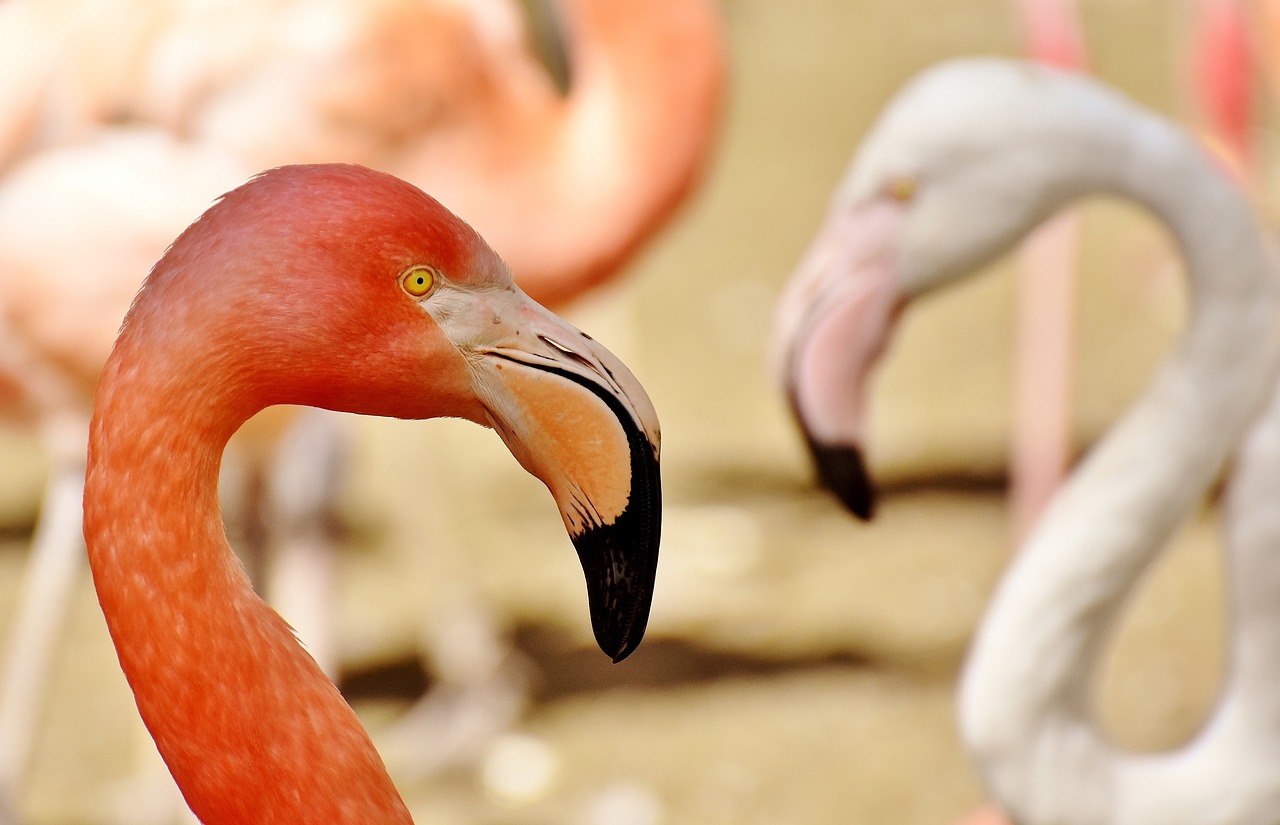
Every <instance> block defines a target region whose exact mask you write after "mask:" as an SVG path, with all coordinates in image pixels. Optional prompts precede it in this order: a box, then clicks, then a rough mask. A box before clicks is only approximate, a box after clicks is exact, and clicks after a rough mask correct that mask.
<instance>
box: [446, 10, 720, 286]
mask: <svg viewBox="0 0 1280 825" xmlns="http://www.w3.org/2000/svg"><path fill="white" fill-rule="evenodd" d="M560 19H561V20H562V21H563V22H564V24H565V27H566V29H567V40H568V62H569V66H570V87H569V92H568V95H567V97H565V98H564V99H562V100H555V99H552V100H550V101H543V102H544V103H545V104H546V105H540V106H539V107H538V108H539V113H538V114H537V115H536V116H535V117H536V118H537V119H538V121H539V122H538V123H536V124H531V125H526V126H525V127H524V128H522V129H521V132H522V134H523V137H522V139H521V142H520V146H519V147H518V148H517V150H516V157H515V158H512V157H510V151H511V147H510V146H506V147H505V148H504V147H494V148H493V150H492V151H491V152H489V153H488V154H486V155H485V156H484V157H483V158H482V160H484V161H485V162H486V163H487V164H488V167H487V168H485V169H482V170H480V171H481V173H483V174H484V179H485V180H490V179H491V178H496V179H494V180H492V185H491V186H489V187H479V188H480V189H483V190H485V191H476V189H477V187H476V186H475V180H474V177H472V178H470V179H467V178H463V179H461V180H460V181H458V183H457V185H456V186H455V187H453V188H454V190H455V191H456V195H455V194H454V193H453V192H451V193H449V195H447V196H446V197H444V198H443V200H445V202H447V203H449V204H450V205H451V206H454V205H455V204H456V209H457V211H458V213H459V214H460V215H462V216H463V217H464V218H465V219H467V220H468V221H469V222H471V223H472V224H473V225H474V226H475V227H476V229H477V230H478V231H479V232H480V233H481V234H482V235H483V236H484V237H486V238H487V239H489V241H490V243H492V245H493V247H494V248H495V249H496V250H497V251H498V252H499V254H501V255H502V256H503V258H504V259H506V260H507V261H509V262H510V263H511V264H512V267H513V268H514V270H515V274H516V280H517V281H518V282H519V284H520V285H521V288H522V289H524V290H525V292H527V293H528V294H529V295H530V296H531V297H532V298H533V299H534V300H536V301H539V302H540V303H544V304H548V305H553V306H554V305H559V304H563V303H565V302H566V301H568V300H570V299H572V298H573V297H575V296H577V295H578V294H580V293H581V292H583V291H584V290H586V289H589V288H591V287H593V286H596V285H598V284H599V283H601V282H602V281H604V280H605V279H607V278H608V277H610V276H611V275H612V274H614V273H615V272H616V271H617V269H618V268H619V267H621V266H622V264H623V263H624V262H625V261H626V260H627V259H628V258H629V257H630V256H631V255H633V254H634V253H635V251H636V250H637V248H638V247H639V246H641V245H642V244H643V243H644V242H645V241H646V240H647V239H648V238H649V237H650V236H651V235H652V234H653V233H654V232H655V231H657V230H658V228H659V227H660V226H661V225H662V224H663V223H664V222H665V221H666V220H667V219H668V218H669V217H670V216H671V214H672V213H673V212H674V210H675V209H676V207H677V206H678V205H679V204H680V203H681V201H682V200H683V199H684V198H685V196H686V195H687V194H688V193H689V191H690V190H691V189H692V187H693V185H694V184H695V182H696V180H697V177H698V175H699V173H700V172H701V171H702V168H703V166H704V163H705V161H706V160H707V157H708V155H709V154H710V148H711V143H712V139H713V137H714V135H715V131H716V125H717V122H718V119H719V114H720V98H721V92H722V87H723V72H724V62H725V58H724V51H725V45H724V42H723V31H722V25H721V22H720V18H719V10H718V8H717V6H716V3H715V2H714V0H649V2H644V3H615V2H610V1H608V0H562V2H561V3H560ZM498 137H499V138H500V139H502V140H503V142H504V143H509V137H506V136H498ZM479 154H483V153H479V152H476V153H475V155H479ZM475 155H472V157H474V156H475ZM494 156H498V157H500V158H501V160H500V161H499V162H498V163H494V162H493V158H494ZM499 168H501V175H500V176H495V175H494V170H496V169H499ZM446 177H450V175H449V174H448V172H447V170H446ZM452 177H457V175H456V170H455V173H454V174H453V175H452ZM495 192H496V193H497V194H495Z"/></svg>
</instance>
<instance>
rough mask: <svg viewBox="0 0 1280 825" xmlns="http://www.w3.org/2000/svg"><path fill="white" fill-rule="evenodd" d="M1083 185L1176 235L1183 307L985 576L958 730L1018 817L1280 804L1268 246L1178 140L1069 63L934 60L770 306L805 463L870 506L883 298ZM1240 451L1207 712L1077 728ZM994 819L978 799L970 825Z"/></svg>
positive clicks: (1169, 819) (1257, 817) (879, 131)
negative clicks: (1193, 516) (1106, 426)
mask: <svg viewBox="0 0 1280 825" xmlns="http://www.w3.org/2000/svg"><path fill="white" fill-rule="evenodd" d="M1095 193H1097V194H1117V195H1121V196H1124V197H1127V198H1131V199H1133V200H1135V201H1137V202H1139V203H1141V204H1143V205H1145V206H1146V207H1148V208H1149V209H1150V210H1151V211H1152V212H1153V213H1154V214H1155V215H1156V216H1158V217H1159V218H1160V219H1161V220H1163V221H1164V222H1165V223H1166V224H1167V225H1168V227H1169V229H1170V231H1171V232H1172V233H1173V234H1174V235H1175V236H1176V237H1177V239H1178V241H1179V243H1180V247H1181V249H1182V251H1183V253H1184V255H1185V257H1186V263H1187V276H1188V280H1189V282H1190V288H1191V311H1190V319H1189V325H1188V328H1187V329H1186V331H1185V332H1184V333H1183V336H1182V338H1181V340H1180V341H1179V342H1178V344H1177V346H1176V347H1175V349H1174V350H1173V352H1172V354H1171V355H1170V356H1169V357H1168V358H1167V360H1166V362H1165V364H1164V365H1163V367H1162V369H1161V370H1160V371H1159V373H1158V374H1157V375H1156V377H1155V380H1154V381H1153V383H1152V385H1151V387H1150V388H1149V389H1148V391H1147V392H1146V393H1145V394H1144V395H1143V397H1142V398H1141V400H1139V401H1138V402H1137V403H1136V404H1135V405H1134V406H1133V408H1132V409H1131V410H1130V412H1129V413H1128V415H1126V416H1125V417H1124V419H1123V420H1122V421H1120V422H1119V423H1118V424H1117V425H1116V426H1115V427H1114V428H1113V429H1112V431H1111V432H1110V433H1109V434H1108V435H1107V437H1106V438H1105V439H1103V441H1102V442H1100V443H1099V444H1098V445H1097V446H1096V447H1094V448H1093V449H1092V451H1091V452H1090V454H1089V455H1088V456H1086V458H1085V460H1084V461H1083V462H1082V463H1081V465H1080V467H1079V468H1078V469H1077V470H1076V471H1075V473H1074V474H1073V475H1072V477H1071V479H1070V480H1069V482H1068V483H1067V484H1066V485H1065V486H1064V487H1063V489H1062V491H1061V492H1060V493H1059V494H1058V495H1057V496H1056V497H1055V498H1054V500H1053V502H1052V503H1051V504H1050V506H1049V507H1048V509H1047V510H1046V512H1045V515H1044V517H1043V518H1042V519H1041V521H1040V522H1039V523H1038V524H1037V525H1036V527H1035V528H1034V530H1033V531H1032V532H1031V534H1030V536H1029V538H1028V540H1027V542H1026V545H1025V547H1024V548H1023V549H1022V550H1021V551H1020V552H1019V553H1018V554H1017V556H1016V557H1015V559H1014V561H1013V562H1012V565H1011V568H1010V570H1009V571H1008V573H1007V574H1006V576H1005V578H1004V580H1003V581H1002V582H1001V583H1000V585H999V587H998V589H997V591H996V594H995V596H994V598H993V600H992V604H991V606H990V608H989V609H988V611H987V614H986V616H985V617H984V619H983V621H982V624H981V627H980V629H979V632H978V634H977V637H976V639H975V641H974V643H973V646H972V649H971V652H970V655H969V658H968V661H967V663H966V665H965V669H964V673H963V677H962V682H961V692H960V719H961V729H962V735H963V738H964V740H965V742H966V744H967V745H968V747H969V748H970V750H971V751H972V752H973V754H974V756H975V758H976V760H977V762H978V765H979V768H980V770H981V773H982V775H983V777H984V779H985V780H986V783H987V786H988V788H989V790H990V791H991V793H992V795H993V797H994V798H995V800H996V801H997V802H998V804H999V808H1000V809H1001V810H1002V811H1005V812H1007V813H1008V814H1009V817H1010V819H1012V820H1013V821H1016V822H1019V823H1023V824H1024V825H1050V824H1051V823H1052V825H1072V824H1073V823H1079V825H1102V823H1107V824H1108V825H1138V823H1144V825H1153V824H1154V823H1159V825H1174V824H1175V823H1186V824H1187V825H1191V823H1214V824H1215V825H1262V824H1263V823H1267V822H1272V821H1274V818H1275V811H1276V806H1277V804H1278V803H1280V747H1278V746H1277V742H1278V741H1280V738H1278V737H1277V734H1278V733H1280V721H1278V720H1280V703H1278V702H1277V698H1276V693H1275V690H1274V685H1275V682H1276V679H1277V678H1278V677H1280V656H1278V655H1277V650H1280V637H1278V636H1277V634H1280V614H1278V613H1277V610H1280V570H1278V569H1277V567H1276V565H1275V564H1274V563H1273V561H1274V560H1273V559H1272V555H1273V554H1274V551H1275V548H1276V547H1277V546H1280V519H1278V518H1277V516H1276V511H1275V508H1274V506H1272V505H1271V503H1270V502H1271V498H1272V497H1273V491H1274V489H1275V486H1276V484H1277V483H1280V399H1274V400H1273V396H1275V392H1276V378H1277V370H1278V368H1280V331H1278V328H1277V325H1276V319H1277V313H1278V312H1280V283H1278V282H1277V277H1278V276H1280V272H1277V260H1278V259H1277V257H1276V256H1277V253H1278V252H1280V250H1277V248H1276V247H1275V245H1274V244H1273V242H1272V241H1271V239H1270V238H1269V236H1268V235H1267V233H1266V232H1265V231H1264V229H1263V226H1262V223H1261V222H1260V220H1259V219H1258V218H1257V216H1256V215H1255V214H1254V212H1253V210H1252V208H1251V206H1250V204H1249V202H1248V200H1247V198H1246V197H1245V196H1244V194H1243V193H1242V192H1241V191H1240V189H1239V188H1238V187H1237V186H1235V185H1234V183H1233V182H1232V181H1231V180H1230V179H1229V178H1228V177H1227V176H1225V175H1224V174H1223V173H1222V172H1221V171H1220V169H1219V168H1218V166H1217V165H1215V164H1214V163H1212V162H1211V161H1210V159H1209V157H1208V155H1207V154H1206V153H1205V152H1204V151H1203V150H1202V149H1201V147H1200V146H1199V145H1198V144H1197V143H1196V141H1194V140H1193V139H1191V138H1190V137H1188V136H1187V135H1186V134H1185V133H1183V132H1182V130H1180V129H1178V128H1177V127H1175V126H1173V125H1172V124H1170V123H1168V122H1167V121H1165V120H1163V119H1161V118H1159V117H1157V116H1155V115H1153V114H1151V113H1150V112H1147V111H1146V110H1144V109H1141V108H1139V107H1137V106H1135V105H1134V104H1132V103H1131V102H1129V101H1128V100H1126V99H1124V98H1122V97H1121V96H1119V95H1118V94H1116V93H1114V92H1111V91H1109V90H1107V89H1105V88H1103V87H1101V86H1099V85H1097V84H1095V83H1093V82H1091V81H1088V80H1086V79H1085V78H1084V77H1082V76H1079V75H1074V74H1071V73H1061V72H1058V71H1055V70H1051V69H1047V68H1039V67H1034V66H1030V65H1027V64H1020V63H1016V62H1010V61H999V60H970V61H957V62H954V63H950V64H944V65H942V66H939V67H936V68H934V69H932V70H930V71H928V72H926V73H925V74H923V75H922V76H921V77H919V78H918V79H917V80H915V81H914V82H913V83H911V84H909V85H908V86H907V87H906V88H905V89H904V90H903V91H902V92H901V93H900V94H899V96H898V97H897V98H896V99H895V100H894V101H893V102H892V103H891V104H890V105H889V106H888V107H887V108H886V110H885V111H884V112H883V113H882V115H881V117H880V119H879V120H878V122H877V123H876V125H875V126H874V127H873V129H872V131H871V133H870V134H869V135H868V137H867V138H866V140H865V141H864V143H863V144H862V146H861V147H860V149H859V152H858V155H857V157H856V159H855V161H854V163H853V165H852V167H851V169H850V171H849V174H848V175H847V177H846V178H845V180H844V181H843V183H842V184H841V186H840V188H839V190H838V192H837V194H836V196H835V199H834V202H833V204H832V207H831V211H830V213H829V215H828V218H827V222H826V224H825V226H824V227H823V229H822V230H821V231H820V233H819V234H818V236H817V238H816V239H815V241H814V242H813V245H812V247H811V248H810V250H809V252H808V253H807V254H806V256H805V258H804V259H803V260H802V262H801V263H800V265H799V267H798V269H797V271H796V273H795V276H794V278H793V280H792V282H791V283H790V284H789V286H788V289H787V291H786V293H785V294H784V296H783V299H782V301H781V302H780V304H779V310H778V330H777V331H778V339H777V343H778V350H779V353H780V356H781V358H780V366H781V373H782V380H783V383H784V385H785V386H786V388H787V392H788V396H789V397H790V398H791V400H792V404H793V408H794V410H795V412H796V414H797V417H798V418H799V420H800V422H801V424H802V425H803V427H804V430H805V432H806V434H807V436H808V438H809V441H810V444H811V445H812V447H813V449H814V452H815V454H817V456H818V460H819V462H820V463H824V462H825V463H826V464H828V465H830V464H833V463H837V462H838V463H839V464H840V466H843V467H846V468H848V473H847V474H846V476H845V477H843V478H839V479H837V478H835V477H834V476H831V477H829V479H828V483H832V482H836V481H838V482H840V483H843V485H844V489H842V490H840V491H838V492H839V493H840V494H841V497H842V498H844V499H846V500H847V501H851V502H852V505H851V506H852V507H853V508H854V509H855V511H859V512H864V513H865V512H869V511H870V509H871V507H870V498H871V485H870V482H869V480H868V478H867V477H866V473H865V468H864V465H863V464H862V462H861V460H860V455H861V444H862V440H863V438H864V437H865V433H864V431H863V427H862V423H863V418H864V411H863V409H862V404H863V401H862V399H864V398H865V393H864V392H863V386H864V384H865V382H866V380H867V376H868V375H869V373H870V372H871V370H872V368H873V366H874V364H875V362H876V361H877V360H878V358H879V357H880V354H881V352H882V351H883V349H884V347H885V345H886V343H887V340H888V339H889V336H890V333H891V331H892V328H893V324H894V320H895V319H896V318H897V317H898V316H899V315H900V310H901V309H902V308H903V306H904V305H905V304H907V303H909V302H910V301H911V300H913V299H914V298H917V297H919V296H920V295H923V294H925V293H927V292H930V291H932V290H933V289H935V288H937V287H940V286H942V285H943V284H946V283H948V282H951V281H953V280H955V279H956V278H958V277H960V276H963V275H965V274H967V273H969V272H971V271H973V270H974V269H975V268H976V267H978V266H981V265H982V264H984V263H986V262H988V261H990V260H991V259H993V258H994V257H996V256H998V255H1000V254H1001V253H1003V252H1004V251H1006V250H1007V249H1008V248H1009V247H1010V246H1011V245H1012V244H1014V243H1015V242H1016V241H1017V240H1018V239H1019V238H1021V237H1022V236H1023V235H1025V234H1026V233H1027V232H1028V231H1029V230H1030V229H1031V228H1032V227H1034V226H1035V225H1036V224H1038V223H1040V222H1041V221H1043V220H1044V219H1045V217H1046V216H1048V215H1051V214H1053V213H1054V212H1056V211H1057V210H1058V209H1060V208H1062V207H1063V206H1064V205H1066V204H1067V203H1068V202H1069V201H1072V200H1075V199H1077V198H1079V197H1082V196H1086V195H1090V194H1095ZM851 382H852V384H853V386H852V388H851V387H850V383H851ZM850 389H852V390H853V391H852V392H850ZM1268 403H1271V408H1270V409H1269V410H1268V409H1267V405H1268ZM1264 411H1266V414H1265V418H1261V420H1260V416H1262V414H1263V413H1264ZM1242 442H1243V447H1242V446H1241V444H1242ZM1237 449H1240V459H1239V461H1238V463H1237V465H1236V468H1235V471H1234V473H1233V476H1232V480H1231V489H1230V493H1229V499H1228V529H1227V534H1228V535H1227V544H1228V549H1229V553H1230V558H1229V562H1228V568H1229V571H1230V578H1231V582H1232V587H1231V594H1232V599H1233V601H1234V610H1233V619H1234V621H1233V627H1232V632H1231V637H1230V640H1229V646H1230V652H1229V655H1228V662H1229V665H1228V672H1227V674H1226V677H1225V681H1224V684H1223V688H1222V692H1221V695H1220V698H1219V701H1218V705H1217V707H1216V709H1215V711H1214V713H1213V715H1212V717H1211V718H1210V719H1209V721H1208V722H1207V723H1206V724H1205V726H1204V728H1203V729H1202V730H1201V731H1200V733H1199V734H1198V735H1197V736H1196V737H1195V738H1194V739H1193V740H1192V741H1191V742H1190V743H1188V744H1187V745H1185V746H1184V747H1182V748H1179V749H1176V750H1173V751H1171V752H1168V753H1152V754H1144V753H1127V752H1124V751H1122V750H1119V749H1117V748H1116V747H1115V746H1114V745H1113V744H1111V743H1110V741H1109V740H1108V738H1107V736H1106V735H1105V733H1104V732H1103V731H1101V730H1099V728H1098V725H1097V723H1096V721H1095V717H1094V713H1093V707H1092V700H1093V691H1092V683H1093V679H1094V677H1095V675H1096V673H1097V671H1098V668H1099V661H1100V657H1101V655H1102V653H1103V652H1104V650H1105V645H1106V641H1107V639H1108V638H1110V637H1111V636H1112V635H1113V630H1114V628H1115V625H1116V623H1117V621H1118V619H1119V617H1120V615H1121V613H1122V608H1123V606H1124V604H1125V601H1126V600H1127V598H1128V596H1129V594H1130V593H1131V592H1132V590H1133V589H1134V587H1135V586H1136V584H1137V582H1138V580H1139V579H1140V577H1141V575H1142V574H1143V572H1145V571H1146V570H1147V569H1148V568H1149V566H1150V565H1151V563H1152V562H1153V561H1154V559H1155V558H1156V557H1157V556H1158V555H1159V553H1160V551H1161V550H1162V549H1163V548H1164V546H1165V544H1166V541H1167V539H1168V538H1169V537H1170V535H1171V534H1172V533H1173V531H1174V530H1175V529H1176V527H1177V526H1178V524H1179V523H1180V521H1182V520H1183V519H1184V518H1185V516H1186V515H1187V513H1188V512H1190V510H1191V509H1192V508H1193V507H1194V506H1195V505H1196V504H1197V502H1198V501H1199V499H1200V498H1201V497H1203V495H1204V494H1205V492H1206V491H1207V489H1208V488H1209V486H1210V485H1211V484H1212V482H1213V481H1214V480H1215V478H1216V476H1217V475H1218V473H1219V472H1220V471H1221V470H1222V468H1223V465H1224V464H1225V462H1226V460H1227V458H1228V456H1229V455H1230V454H1231V453H1232V452H1233V451H1235V450H1237ZM993 819H994V820H997V821H998V820H999V819H1000V815H999V814H998V813H997V812H996V811H995V809H992V808H988V809H985V810H984V811H982V812H980V814H976V815H975V816H974V818H973V819H970V820H969V822H970V823H972V822H976V821H992V820H993Z"/></svg>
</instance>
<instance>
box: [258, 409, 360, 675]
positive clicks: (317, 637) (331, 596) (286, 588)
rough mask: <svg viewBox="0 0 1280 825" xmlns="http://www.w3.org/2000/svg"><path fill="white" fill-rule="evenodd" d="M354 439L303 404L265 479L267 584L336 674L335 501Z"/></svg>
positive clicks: (332, 418) (275, 602) (270, 595)
mask: <svg viewBox="0 0 1280 825" xmlns="http://www.w3.org/2000/svg"><path fill="white" fill-rule="evenodd" d="M349 451H350V444H349V440H348V436H347V433H346V431H345V430H344V428H343V426H342V423H341V421H340V420H339V419H338V417H337V416H336V415H334V414H332V413H327V412H324V411H321V410H305V411H303V412H302V413H301V414H300V415H299V416H298V417H297V418H296V419H295V420H294V421H293V422H292V423H291V424H290V426H289V427H288V429H287V430H286V432H285V434H284V437H283V439H282V440H281V443H280V445H279V447H278V449H277V452H276V455H275V460H274V461H273V462H271V463H270V465H269V467H270V470H269V473H268V476H267V478H266V480H265V482H266V483H265V485H264V486H265V492H266V499H267V500H266V502H265V503H264V506H265V507H266V508H267V518H266V520H267V535H268V537H269V539H268V540H269V542H270V543H271V547H270V548H269V552H268V553H267V554H266V556H267V559H268V562H267V569H266V575H265V581H264V583H263V587H264V589H265V591H266V597H267V601H268V602H270V603H271V604H272V606H274V607H275V608H276V610H277V611H279V613H280V615H282V616H284V617H285V619H286V620H287V621H288V622H289V623H290V624H291V625H293V627H294V629H295V630H296V631H297V633H298V638H299V639H301V640H302V642H303V644H305V645H306V647H307V650H308V651H309V652H310V653H311V656H312V658H314V659H315V660H316V663H317V664H318V665H320V669H321V670H323V671H324V672H325V673H326V674H327V675H328V676H329V678H331V679H333V678H336V677H337V675H338V670H339V664H340V659H339V651H338V632H337V624H338V623H337V621H336V615H335V614H336V612H337V591H338V586H337V578H338V569H337V547H336V542H335V535H334V534H335V532H336V526H337V524H338V522H339V518H340V516H339V514H338V513H337V512H336V502H337V501H338V496H339V493H340V489H339V488H340V486H341V484H342V479H343V477H344V475H345V473H344V471H345V468H346V466H347V464H348V453H349Z"/></svg>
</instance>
